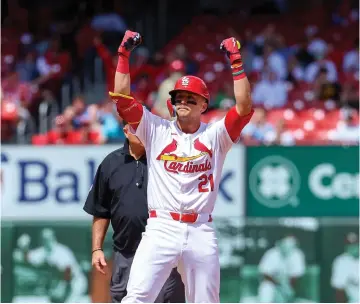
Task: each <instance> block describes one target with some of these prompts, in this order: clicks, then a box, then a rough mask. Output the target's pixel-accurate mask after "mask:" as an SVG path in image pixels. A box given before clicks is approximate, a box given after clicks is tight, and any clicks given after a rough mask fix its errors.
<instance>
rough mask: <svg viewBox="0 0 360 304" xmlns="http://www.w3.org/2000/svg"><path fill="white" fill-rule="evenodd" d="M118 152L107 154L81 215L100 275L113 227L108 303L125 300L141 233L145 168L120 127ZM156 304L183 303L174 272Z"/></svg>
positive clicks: (132, 139) (135, 142) (136, 143)
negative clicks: (87, 218) (88, 220)
mask: <svg viewBox="0 0 360 304" xmlns="http://www.w3.org/2000/svg"><path fill="white" fill-rule="evenodd" d="M124 133H125V136H126V138H127V140H126V142H125V144H124V146H123V147H122V148H120V149H118V150H115V151H114V152H112V153H110V154H109V155H108V156H106V157H105V159H104V160H103V161H102V163H101V164H100V166H99V168H98V170H97V172H96V176H95V179H94V183H93V186H92V187H91V189H90V192H89V194H88V197H87V199H86V202H85V206H84V210H85V211H86V212H87V213H89V214H91V215H93V216H94V218H93V225H92V246H93V247H92V264H93V266H95V268H96V269H97V270H98V271H99V272H101V273H103V274H105V272H104V267H105V266H106V261H105V256H104V252H103V250H102V246H103V242H104V238H105V235H106V232H107V229H108V227H109V223H110V222H111V226H112V227H113V230H114V234H113V242H114V263H113V264H114V266H113V271H112V278H111V284H110V293H111V297H112V301H113V302H121V300H122V298H123V297H125V295H126V286H127V282H128V279H129V273H130V267H131V264H132V260H133V257H134V254H135V251H136V249H137V247H138V245H139V243H140V239H141V235H142V233H143V232H144V231H145V225H146V222H147V219H148V208H147V191H146V190H147V162H146V156H145V149H144V147H143V145H142V144H141V142H140V140H139V139H138V138H137V137H136V136H135V135H132V134H131V133H130V132H128V125H125V127H124ZM156 302H158V303H168V302H170V303H185V290H184V285H183V283H182V281H181V277H180V275H179V273H178V272H177V269H176V268H174V269H173V271H172V273H171V275H170V277H169V278H168V280H167V281H166V283H165V285H164V287H163V289H162V290H161V292H160V294H159V296H158V298H157V300H156Z"/></svg>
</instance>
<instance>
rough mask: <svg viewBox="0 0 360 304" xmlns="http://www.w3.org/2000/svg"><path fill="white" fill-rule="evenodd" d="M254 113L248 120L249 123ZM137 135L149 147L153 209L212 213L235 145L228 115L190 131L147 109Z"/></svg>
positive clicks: (149, 183)
mask: <svg viewBox="0 0 360 304" xmlns="http://www.w3.org/2000/svg"><path fill="white" fill-rule="evenodd" d="M251 115H252V114H251ZM251 115H247V116H244V120H247V122H248V121H249V120H250V117H251ZM134 134H135V135H136V136H137V137H138V138H139V139H140V140H141V141H142V143H143V144H144V146H145V149H146V154H147V160H148V170H149V172H148V176H149V177H148V205H149V209H161V210H169V211H175V212H184V213H185V212H196V213H211V212H212V211H213V209H214V204H215V200H216V196H217V193H218V188H219V183H220V178H221V171H222V168H223V164H224V160H225V157H226V154H227V152H228V151H229V150H230V148H231V146H232V144H233V141H232V140H231V138H230V136H229V134H228V131H227V130H226V127H225V118H223V119H221V120H220V121H217V122H215V123H213V124H205V123H201V125H200V128H199V129H198V131H196V132H195V133H193V134H186V133H183V132H182V131H181V130H180V129H179V128H178V126H177V124H176V121H168V120H165V119H162V118H161V117H159V116H156V115H153V114H152V113H150V112H149V111H148V110H146V109H145V108H144V111H143V116H142V119H141V121H140V123H139V125H138V127H137V129H136V132H135V133H134Z"/></svg>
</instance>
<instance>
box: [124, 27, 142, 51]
mask: <svg viewBox="0 0 360 304" xmlns="http://www.w3.org/2000/svg"><path fill="white" fill-rule="evenodd" d="M140 43H141V35H140V34H139V33H137V32H132V31H129V30H127V31H126V32H125V35H124V38H123V40H122V42H121V44H120V46H119V49H118V53H119V54H121V55H123V56H126V57H129V55H130V52H131V51H132V50H133V49H135V48H136V47H137V46H138V45H139V44H140Z"/></svg>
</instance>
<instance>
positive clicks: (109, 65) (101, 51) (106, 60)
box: [94, 36, 118, 91]
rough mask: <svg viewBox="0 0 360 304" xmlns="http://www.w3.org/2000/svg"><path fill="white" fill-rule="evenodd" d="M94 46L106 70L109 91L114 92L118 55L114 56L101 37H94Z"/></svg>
mask: <svg viewBox="0 0 360 304" xmlns="http://www.w3.org/2000/svg"><path fill="white" fill-rule="evenodd" d="M94 46H95V49H96V52H97V54H98V55H99V56H100V58H101V59H102V62H103V64H104V68H105V74H106V75H105V79H106V83H107V90H108V91H113V90H114V77H115V72H116V66H117V62H118V54H117V53H116V54H115V55H112V54H111V53H110V51H109V50H108V49H107V48H106V46H105V45H104V44H103V43H102V41H101V38H100V37H99V36H95V37H94Z"/></svg>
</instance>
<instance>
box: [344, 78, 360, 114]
mask: <svg viewBox="0 0 360 304" xmlns="http://www.w3.org/2000/svg"><path fill="white" fill-rule="evenodd" d="M340 98H341V104H342V105H346V106H350V107H352V108H353V109H355V110H359V82H358V81H357V80H354V79H347V80H345V82H344V83H343V86H342V92H341V97H340Z"/></svg>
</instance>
